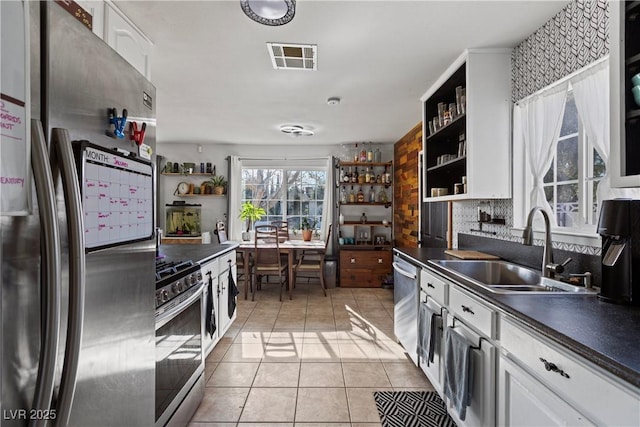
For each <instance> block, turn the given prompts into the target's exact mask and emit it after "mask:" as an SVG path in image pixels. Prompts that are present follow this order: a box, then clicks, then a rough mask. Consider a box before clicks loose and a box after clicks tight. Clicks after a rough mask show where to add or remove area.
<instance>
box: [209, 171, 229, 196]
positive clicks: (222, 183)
mask: <svg viewBox="0 0 640 427" xmlns="http://www.w3.org/2000/svg"><path fill="white" fill-rule="evenodd" d="M209 181H210V182H211V186H212V187H213V194H224V189H225V187H226V186H227V180H226V179H224V176H222V175H214V176H212V177H211V179H210V180H209Z"/></svg>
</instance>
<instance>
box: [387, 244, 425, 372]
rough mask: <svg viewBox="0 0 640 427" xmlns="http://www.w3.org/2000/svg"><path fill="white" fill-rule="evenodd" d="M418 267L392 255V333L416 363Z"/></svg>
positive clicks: (396, 255) (397, 255) (398, 256)
mask: <svg viewBox="0 0 640 427" xmlns="http://www.w3.org/2000/svg"><path fill="white" fill-rule="evenodd" d="M418 274H419V268H418V267H417V266H416V265H414V264H412V263H411V262H410V261H408V260H406V259H404V258H403V257H402V256H400V255H399V254H395V255H394V257H393V333H394V334H395V336H396V339H397V340H398V341H399V342H400V344H402V346H403V347H404V349H405V351H406V352H407V354H408V355H409V357H411V360H413V363H415V364H416V365H417V364H418V355H417V344H418V304H419V301H418V299H419V295H418V292H419V283H418Z"/></svg>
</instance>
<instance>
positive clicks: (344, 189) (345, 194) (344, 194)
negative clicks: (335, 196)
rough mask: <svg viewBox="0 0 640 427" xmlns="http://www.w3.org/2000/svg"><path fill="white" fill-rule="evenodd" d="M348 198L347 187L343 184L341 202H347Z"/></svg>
mask: <svg viewBox="0 0 640 427" xmlns="http://www.w3.org/2000/svg"><path fill="white" fill-rule="evenodd" d="M347 200H348V196H347V189H346V188H344V185H343V186H342V190H340V203H347Z"/></svg>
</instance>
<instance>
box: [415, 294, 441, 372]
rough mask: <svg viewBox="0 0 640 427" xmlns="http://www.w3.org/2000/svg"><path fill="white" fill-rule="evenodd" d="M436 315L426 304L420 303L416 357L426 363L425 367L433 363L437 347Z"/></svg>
mask: <svg viewBox="0 0 640 427" xmlns="http://www.w3.org/2000/svg"><path fill="white" fill-rule="evenodd" d="M438 315H439V313H438V312H436V310H434V309H432V308H431V307H429V306H428V305H427V303H424V302H423V303H420V311H419V312H418V357H421V358H422V359H424V360H426V361H427V366H429V364H430V363H433V357H434V354H435V352H436V349H437V347H438V339H437V332H438V323H439V322H438Z"/></svg>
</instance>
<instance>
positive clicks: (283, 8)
mask: <svg viewBox="0 0 640 427" xmlns="http://www.w3.org/2000/svg"><path fill="white" fill-rule="evenodd" d="M240 7H241V8H242V10H243V12H244V13H245V15H247V16H248V17H249V18H251V19H253V20H254V21H256V22H259V23H261V24H263V25H271V26H278V25H284V24H286V23H287V22H289V21H291V20H292V19H293V16H294V15H295V14H296V0H240Z"/></svg>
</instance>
